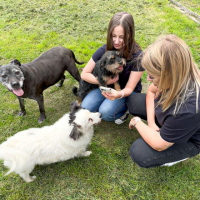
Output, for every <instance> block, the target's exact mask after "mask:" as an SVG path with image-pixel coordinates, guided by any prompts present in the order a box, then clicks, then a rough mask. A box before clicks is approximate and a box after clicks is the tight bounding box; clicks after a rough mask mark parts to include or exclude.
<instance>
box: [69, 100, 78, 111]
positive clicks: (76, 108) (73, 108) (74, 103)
mask: <svg viewBox="0 0 200 200" xmlns="http://www.w3.org/2000/svg"><path fill="white" fill-rule="evenodd" d="M79 109H80V106H79V104H78V101H74V102H72V103H71V112H72V113H75V112H77V111H78V110H79Z"/></svg>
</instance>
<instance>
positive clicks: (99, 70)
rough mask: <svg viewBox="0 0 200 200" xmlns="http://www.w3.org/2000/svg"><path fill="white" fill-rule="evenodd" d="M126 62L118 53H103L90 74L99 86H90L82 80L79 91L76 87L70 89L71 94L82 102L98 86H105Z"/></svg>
mask: <svg viewBox="0 0 200 200" xmlns="http://www.w3.org/2000/svg"><path fill="white" fill-rule="evenodd" d="M125 64H126V61H125V59H124V58H122V57H121V55H120V52H119V51H107V52H106V53H104V55H103V56H102V58H101V59H100V60H99V61H97V62H96V65H95V68H94V70H93V71H92V74H93V75H94V76H95V77H96V78H97V79H98V81H99V85H96V84H90V83H88V82H86V81H84V80H81V81H80V82H79V89H78V88H77V87H73V88H72V92H73V93H74V94H75V95H76V96H78V98H79V101H82V100H83V99H84V98H85V96H86V95H87V94H88V93H89V92H90V91H91V90H94V89H96V88H98V87H99V86H104V87H105V86H106V82H107V81H106V80H107V79H108V78H110V77H113V78H114V77H115V76H116V75H118V74H119V73H121V72H122V70H119V69H118V68H119V67H120V66H124V65H125Z"/></svg>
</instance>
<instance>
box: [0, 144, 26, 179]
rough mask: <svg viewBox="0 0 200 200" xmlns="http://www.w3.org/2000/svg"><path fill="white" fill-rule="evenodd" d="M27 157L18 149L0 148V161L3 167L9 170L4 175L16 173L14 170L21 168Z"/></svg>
mask: <svg viewBox="0 0 200 200" xmlns="http://www.w3.org/2000/svg"><path fill="white" fill-rule="evenodd" d="M27 158H28V155H27V154H26V153H24V152H22V151H20V150H18V149H14V148H9V147H0V159H1V160H4V166H5V167H8V168H9V169H10V170H9V171H8V172H7V173H6V174H5V176H7V175H8V174H10V173H12V172H14V171H15V172H16V173H17V171H16V169H17V168H18V169H19V167H20V166H23V164H24V163H25V162H27Z"/></svg>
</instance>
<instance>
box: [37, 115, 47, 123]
mask: <svg viewBox="0 0 200 200" xmlns="http://www.w3.org/2000/svg"><path fill="white" fill-rule="evenodd" d="M45 119H46V116H45V115H42V114H41V115H40V118H39V119H38V123H39V124H41V123H42V122H43V121H44V120H45Z"/></svg>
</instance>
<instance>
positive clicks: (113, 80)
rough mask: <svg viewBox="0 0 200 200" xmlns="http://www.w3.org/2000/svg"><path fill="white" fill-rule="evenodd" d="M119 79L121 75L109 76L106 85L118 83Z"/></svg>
mask: <svg viewBox="0 0 200 200" xmlns="http://www.w3.org/2000/svg"><path fill="white" fill-rule="evenodd" d="M118 80H119V75H117V76H115V77H114V78H111V77H110V78H109V79H108V81H107V82H106V85H111V84H114V83H116V82H117V81H118Z"/></svg>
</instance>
